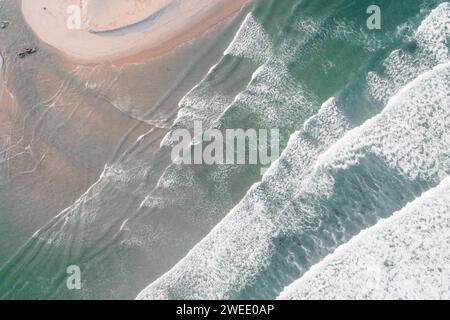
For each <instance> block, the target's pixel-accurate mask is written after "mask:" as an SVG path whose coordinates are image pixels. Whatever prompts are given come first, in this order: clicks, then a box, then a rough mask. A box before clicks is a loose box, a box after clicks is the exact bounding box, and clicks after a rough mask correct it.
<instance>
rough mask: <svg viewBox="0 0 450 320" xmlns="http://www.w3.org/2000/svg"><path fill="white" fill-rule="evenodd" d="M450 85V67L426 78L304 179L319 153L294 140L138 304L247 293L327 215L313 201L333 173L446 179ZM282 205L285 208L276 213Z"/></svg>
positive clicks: (328, 189)
mask: <svg viewBox="0 0 450 320" xmlns="http://www.w3.org/2000/svg"><path fill="white" fill-rule="evenodd" d="M449 80H450V64H448V63H447V64H444V65H440V66H439V67H437V68H435V69H433V70H432V71H429V72H427V73H426V74H423V75H421V76H420V77H419V78H418V79H416V80H415V81H414V82H413V83H411V84H410V85H408V86H407V87H406V88H405V89H404V90H402V91H401V92H399V93H398V94H397V95H396V96H395V97H393V98H392V99H391V100H390V102H389V104H388V106H387V107H386V109H385V110H384V111H383V112H382V113H381V114H380V115H378V116H376V117H374V118H373V119H371V120H370V121H368V122H367V123H365V124H364V125H363V126H361V127H359V128H357V129H354V130H352V131H351V132H349V133H348V134H347V135H346V136H345V137H344V138H342V139H340V140H339V141H338V142H337V143H336V144H335V145H334V146H333V147H332V148H331V149H330V150H329V151H328V152H326V153H325V154H324V155H323V156H321V157H320V158H319V160H318V161H317V163H316V165H315V166H314V167H313V169H312V170H311V169H309V170H308V169H305V168H308V167H309V168H311V165H309V166H308V165H306V166H304V167H303V168H302V169H301V170H300V173H299V174H298V173H297V172H296V171H295V170H293V168H292V164H293V163H296V162H297V163H302V161H305V159H304V158H303V157H306V158H308V154H311V150H314V151H315V152H317V149H318V148H317V146H315V145H314V143H313V142H312V141H310V140H305V143H300V144H298V146H299V147H300V148H297V149H296V150H292V145H295V140H294V141H291V143H290V145H291V146H290V148H288V149H287V150H286V151H285V152H284V153H283V155H282V157H281V159H280V161H279V162H278V163H277V164H276V165H277V166H278V168H277V169H275V170H269V172H268V173H267V175H266V177H265V180H264V181H263V182H262V183H261V184H258V185H255V186H254V187H252V188H251V190H250V191H249V192H248V194H247V196H246V198H245V199H244V200H243V201H242V202H241V203H240V204H239V205H238V206H236V207H235V208H234V209H233V210H232V211H231V212H230V213H229V215H228V216H227V217H226V218H225V219H224V220H223V221H222V222H221V223H219V224H218V225H217V226H216V227H215V228H214V229H213V230H212V231H211V232H210V234H209V235H208V236H207V237H206V238H204V239H203V240H202V241H201V242H200V243H199V244H198V245H197V246H196V247H194V249H192V250H191V252H190V253H189V254H188V255H187V256H186V257H185V258H184V259H183V260H181V261H180V262H179V263H178V264H177V265H176V266H175V267H174V268H173V269H172V270H170V271H169V272H168V273H166V274H165V275H164V276H163V277H161V278H159V279H158V280H157V281H155V282H154V283H153V284H151V285H150V286H149V287H148V288H147V289H145V290H144V291H143V292H142V293H141V294H140V295H139V297H138V298H142V299H145V298H149V299H167V298H174V297H175V298H190V299H197V298H200V299H206V298H210V299H223V298H228V297H230V295H231V294H232V292H235V291H239V290H242V288H244V287H245V286H246V285H247V284H249V283H251V281H252V280H253V279H254V277H255V276H256V275H257V274H258V272H260V271H261V270H263V268H264V267H265V266H266V265H267V264H268V263H269V261H270V257H271V256H272V255H273V253H274V252H273V250H274V246H273V243H272V239H274V238H276V237H277V236H280V235H282V234H289V233H299V232H300V233H301V232H304V231H305V230H310V231H312V230H314V229H315V226H316V225H317V223H319V222H320V217H321V214H322V213H321V212H320V211H318V210H320V208H318V207H317V206H316V203H315V201H319V200H318V199H320V198H327V197H329V196H330V195H331V194H332V193H333V191H334V179H333V174H334V172H336V171H342V170H349V169H350V168H351V166H353V165H355V164H357V163H358V161H359V160H361V159H363V158H364V157H366V156H369V155H375V156H377V157H379V158H380V159H383V160H384V161H386V164H387V165H389V166H391V167H392V168H393V169H394V170H398V171H399V173H402V174H404V175H405V177H406V178H410V179H415V178H417V177H421V178H422V179H426V180H428V181H430V183H431V182H434V181H438V179H440V178H442V177H443V176H445V175H446V174H448V172H449V171H450V160H449V159H450V154H449V153H448V152H449V151H448V147H447V146H448V144H449V143H450V140H449V137H450V101H449V99H450V88H449V87H448V82H449ZM332 110H333V108H332ZM332 128H333V126H332V127H331V129H332ZM324 130H327V128H324ZM333 134H334V133H333V132H330V133H329V134H328V135H329V136H331V137H332V135H333ZM321 135H322V133H321V134H320V135H319V137H320V136H321ZM328 135H326V136H324V137H327V136H328ZM322 139H323V138H322ZM331 139H332V138H331ZM291 140H292V139H291ZM319 141H320V140H319ZM302 148H303V149H302ZM323 148H326V146H323ZM314 151H313V152H312V154H314ZM291 155H296V156H297V158H294V159H292V158H289V156H291ZM299 155H300V156H299ZM312 158H313V159H309V160H310V161H314V159H315V158H314V157H312ZM306 160H308V159H306ZM302 164H304V163H302ZM305 170H306V171H305ZM283 171H284V172H283ZM289 177H291V178H289ZM266 180H269V183H267V181H266ZM271 183H273V184H274V185H271ZM277 190H278V191H280V190H282V192H281V193H280V192H278V191H277ZM290 190H291V192H290ZM298 197H306V198H307V199H308V201H305V202H304V203H303V204H302V205H299V206H297V207H296V208H295V210H292V209H291V208H289V204H290V201H289V200H288V201H286V199H296V198H298ZM280 201H281V203H282V204H283V203H284V206H285V207H282V208H277V210H271V209H273V208H272V207H271V206H273V204H274V203H277V202H280Z"/></svg>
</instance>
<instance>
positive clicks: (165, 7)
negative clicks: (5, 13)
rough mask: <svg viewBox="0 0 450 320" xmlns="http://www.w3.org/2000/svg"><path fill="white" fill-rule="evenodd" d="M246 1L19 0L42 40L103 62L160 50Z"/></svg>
mask: <svg viewBox="0 0 450 320" xmlns="http://www.w3.org/2000/svg"><path fill="white" fill-rule="evenodd" d="M248 1H249V0H108V1H105V0H22V12H23V16H24V18H25V21H26V22H27V23H28V25H29V26H30V27H31V29H32V30H33V31H34V32H35V33H36V35H37V36H38V37H39V38H40V39H41V40H42V41H43V42H45V43H47V44H48V45H50V46H52V47H54V48H56V49H58V50H60V51H61V52H62V53H64V54H65V55H67V56H68V57H70V58H71V60H73V61H76V62H78V63H102V62H108V61H117V60H121V59H124V58H125V57H130V56H136V55H139V54H140V53H142V52H146V53H148V55H147V56H150V57H156V56H159V55H162V54H164V53H166V52H168V51H170V50H171V49H173V48H175V47H178V46H179V45H181V44H183V43H185V42H187V41H190V40H192V39H193V38H195V37H197V36H199V35H200V34H202V33H203V32H205V31H206V30H207V29H209V28H210V27H212V26H213V25H215V24H217V23H218V22H220V21H222V20H223V19H225V18H227V17H228V16H230V15H232V14H233V13H235V12H237V11H239V10H240V9H241V8H242V6H243V5H244V4H245V3H247V2H248ZM71 6H72V7H71ZM73 6H78V8H80V10H79V12H80V15H79V17H80V18H81V19H78V20H79V21H80V24H79V28H74V27H76V26H77V25H76V24H73V23H71V22H74V21H75V22H76V21H77V19H76V18H77V11H76V10H74V7H73ZM74 17H75V19H73V18H74ZM69 26H70V27H69Z"/></svg>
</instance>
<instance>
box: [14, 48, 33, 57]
mask: <svg viewBox="0 0 450 320" xmlns="http://www.w3.org/2000/svg"><path fill="white" fill-rule="evenodd" d="M36 52H37V48H36V47H34V48H26V49H25V50H23V51H21V52H19V53H18V54H17V56H18V57H19V58H21V59H23V58H25V57H26V56H28V55H31V54H34V53H36Z"/></svg>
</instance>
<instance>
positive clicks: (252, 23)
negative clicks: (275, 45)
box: [225, 13, 272, 63]
mask: <svg viewBox="0 0 450 320" xmlns="http://www.w3.org/2000/svg"><path fill="white" fill-rule="evenodd" d="M225 55H232V56H235V57H242V58H247V59H250V60H254V61H256V62H259V63H263V62H264V61H266V60H267V58H269V57H270V56H271V55H272V42H271V40H270V37H269V36H268V35H267V33H266V32H265V31H264V28H263V26H262V25H261V24H260V23H259V22H258V20H257V19H256V18H255V17H254V16H253V15H252V14H251V13H250V14H248V15H247V17H246V19H245V21H244V23H243V24H242V26H241V29H240V30H239V32H238V33H237V35H236V37H235V38H234V40H233V42H232V43H231V45H230V46H229V47H228V49H227V50H226V51H225Z"/></svg>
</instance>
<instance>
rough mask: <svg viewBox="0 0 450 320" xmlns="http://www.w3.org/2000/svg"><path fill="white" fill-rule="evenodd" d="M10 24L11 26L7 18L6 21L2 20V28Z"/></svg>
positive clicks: (0, 25)
mask: <svg viewBox="0 0 450 320" xmlns="http://www.w3.org/2000/svg"><path fill="white" fill-rule="evenodd" d="M8 26H9V21H7V20H5V21H2V22H0V28H1V29H6V28H8Z"/></svg>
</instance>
